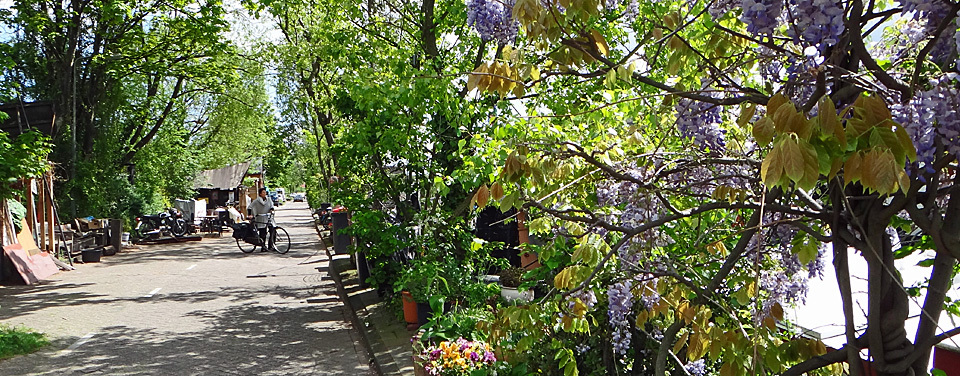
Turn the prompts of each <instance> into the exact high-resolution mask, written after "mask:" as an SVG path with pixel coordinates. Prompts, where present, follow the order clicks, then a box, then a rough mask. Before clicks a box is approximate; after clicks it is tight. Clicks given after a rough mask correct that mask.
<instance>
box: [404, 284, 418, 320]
mask: <svg viewBox="0 0 960 376" xmlns="http://www.w3.org/2000/svg"><path fill="white" fill-rule="evenodd" d="M400 296H401V299H402V300H403V321H406V322H407V324H416V323H417V321H418V320H417V302H416V301H415V300H413V295H411V294H410V292H409V291H403V292H401V293H400Z"/></svg>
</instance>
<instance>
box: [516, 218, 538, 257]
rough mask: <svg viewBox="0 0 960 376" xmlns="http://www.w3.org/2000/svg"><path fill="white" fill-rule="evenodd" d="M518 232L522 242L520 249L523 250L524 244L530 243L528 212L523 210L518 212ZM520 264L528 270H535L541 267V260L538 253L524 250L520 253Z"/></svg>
mask: <svg viewBox="0 0 960 376" xmlns="http://www.w3.org/2000/svg"><path fill="white" fill-rule="evenodd" d="M517 232H518V234H517V235H518V238H519V240H520V244H521V246H520V249H521V250H522V249H523V248H524V247H523V244H529V243H530V229H528V228H527V212H525V211H523V210H520V212H518V213H517ZM520 265H521V266H523V268H524V269H526V270H533V269H536V268H538V267H540V261H539V260H538V259H537V254H536V253H533V252H526V251H524V252H523V253H521V254H520Z"/></svg>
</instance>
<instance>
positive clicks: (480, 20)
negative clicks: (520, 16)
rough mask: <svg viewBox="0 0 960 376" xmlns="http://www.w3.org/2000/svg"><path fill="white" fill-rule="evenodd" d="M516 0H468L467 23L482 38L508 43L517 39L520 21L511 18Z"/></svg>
mask: <svg viewBox="0 0 960 376" xmlns="http://www.w3.org/2000/svg"><path fill="white" fill-rule="evenodd" d="M515 4H516V0H470V1H469V2H467V25H469V26H473V28H475V29H477V32H478V33H480V38H482V39H483V40H496V41H498V42H499V43H501V44H510V43H513V42H514V41H515V40H516V39H517V32H519V30H520V23H519V22H517V20H515V19H513V6H514V5H515Z"/></svg>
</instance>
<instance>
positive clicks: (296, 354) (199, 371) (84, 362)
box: [0, 203, 372, 375]
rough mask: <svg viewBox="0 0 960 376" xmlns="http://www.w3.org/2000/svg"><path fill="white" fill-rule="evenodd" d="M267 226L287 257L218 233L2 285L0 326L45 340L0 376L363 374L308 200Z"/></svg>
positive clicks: (3, 365)
mask: <svg viewBox="0 0 960 376" xmlns="http://www.w3.org/2000/svg"><path fill="white" fill-rule="evenodd" d="M277 222H278V224H280V225H281V226H283V227H285V228H286V229H287V231H288V232H289V233H290V237H291V240H292V242H293V246H292V247H291V250H290V252H289V253H287V254H285V255H279V254H276V253H272V252H270V253H266V252H264V253H252V254H244V253H241V252H240V250H239V248H237V246H236V243H235V242H234V240H233V238H232V237H231V236H230V234H229V233H224V237H223V238H205V239H203V241H200V242H185V243H176V244H165V245H152V246H140V249H133V250H125V251H123V252H121V253H119V254H117V255H115V256H105V257H103V258H102V262H100V263H89V264H78V265H77V270H76V271H71V272H60V273H58V274H57V275H55V276H53V277H52V278H51V279H50V280H48V281H45V282H44V283H43V284H42V285H39V286H0V324H7V325H13V326H21V325H22V326H26V327H29V328H33V329H36V330H40V331H43V332H45V333H47V334H48V335H49V336H50V338H51V339H52V340H53V344H52V345H51V346H49V347H48V348H46V349H44V350H42V351H40V352H38V353H34V354H31V355H27V356H20V357H15V358H12V359H8V360H4V361H0V375H370V374H372V373H371V371H370V368H369V367H368V359H369V356H368V355H367V353H366V352H365V350H364V349H363V347H362V346H361V345H360V342H359V337H358V334H357V332H356V331H355V329H354V328H352V327H351V325H350V321H349V319H348V317H349V316H348V313H347V312H345V308H344V307H343V305H342V304H341V303H340V302H339V300H338V298H337V293H336V287H335V285H334V284H333V281H332V280H330V279H329V278H328V277H327V274H326V271H327V256H326V253H325V252H324V251H323V248H322V246H321V245H320V243H319V239H318V237H317V234H316V232H315V231H314V230H313V228H312V227H311V223H310V222H311V217H310V212H309V211H308V209H307V206H306V204H304V203H288V204H287V205H284V206H281V207H280V208H279V210H278V211H277ZM318 268H319V270H318Z"/></svg>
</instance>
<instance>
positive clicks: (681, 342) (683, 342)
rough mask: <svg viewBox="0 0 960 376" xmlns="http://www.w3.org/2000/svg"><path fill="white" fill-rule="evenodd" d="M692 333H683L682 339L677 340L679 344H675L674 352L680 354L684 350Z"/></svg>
mask: <svg viewBox="0 0 960 376" xmlns="http://www.w3.org/2000/svg"><path fill="white" fill-rule="evenodd" d="M689 335H690V333H683V335H682V336H680V338H678V339H677V342H676V343H674V344H673V352H675V353H678V354H679V353H680V350H683V346H684V345H686V344H687V337H688V336H689Z"/></svg>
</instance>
